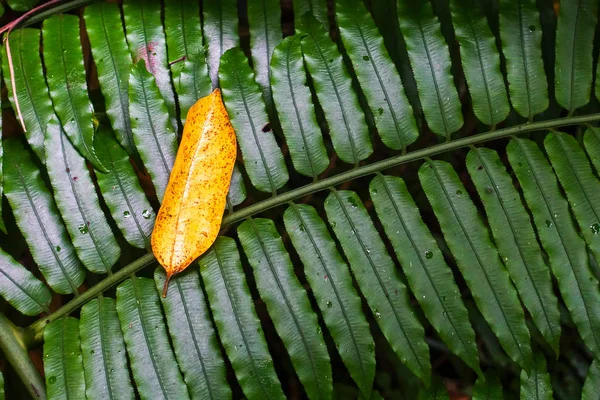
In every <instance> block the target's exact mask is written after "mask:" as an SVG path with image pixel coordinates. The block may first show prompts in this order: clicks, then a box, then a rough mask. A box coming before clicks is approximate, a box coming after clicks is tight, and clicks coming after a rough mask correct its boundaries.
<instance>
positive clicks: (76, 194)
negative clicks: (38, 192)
mask: <svg viewBox="0 0 600 400" xmlns="http://www.w3.org/2000/svg"><path fill="white" fill-rule="evenodd" d="M59 138H60V147H61V151H62V159H63V165H64V166H65V171H66V173H67V180H68V181H69V184H70V186H71V192H72V193H73V197H74V198H75V204H77V209H78V210H79V214H80V215H81V218H83V223H84V224H85V225H86V227H88V232H87V233H88V234H89V235H90V239H92V243H93V244H94V248H95V249H96V253H97V254H98V257H99V258H100V260H101V261H102V265H103V266H104V270H105V271H106V273H107V274H110V273H111V271H110V266H109V265H108V262H107V261H106V256H105V254H104V252H103V251H102V249H101V246H100V245H99V244H98V241H97V240H96V235H95V233H94V232H95V230H94V229H91V228H89V226H90V219H88V216H87V214H86V212H85V210H84V207H83V205H82V204H81V198H80V196H79V192H78V191H77V189H76V188H75V183H74V180H73V177H72V176H71V168H69V167H70V165H71V164H70V163H69V160H68V159H67V153H66V152H65V142H64V140H65V135H63V131H62V129H60V130H59ZM57 175H58V174H57ZM57 204H58V203H57ZM73 236H75V235H73Z"/></svg>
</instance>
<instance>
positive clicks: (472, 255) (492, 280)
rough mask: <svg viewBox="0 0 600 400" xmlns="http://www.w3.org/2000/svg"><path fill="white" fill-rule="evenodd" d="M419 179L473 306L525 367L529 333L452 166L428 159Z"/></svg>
mask: <svg viewBox="0 0 600 400" xmlns="http://www.w3.org/2000/svg"><path fill="white" fill-rule="evenodd" d="M419 180H420V181H421V185H422V186H423V191H424V192H425V194H426V195H427V198H428V199H429V202H430V203H431V206H432V208H433V211H434V213H435V215H436V217H437V219H438V221H439V223H440V227H441V229H442V233H443V234H444V238H445V239H446V243H448V247H449V248H450V250H451V251H452V253H453V255H454V258H455V259H456V262H457V265H458V267H459V269H460V271H461V273H462V275H463V276H464V278H465V281H466V282H467V285H468V286H469V289H470V290H471V293H472V294H473V298H474V300H475V303H476V304H477V307H478V308H479V310H480V311H481V313H482V314H483V316H484V318H485V320H486V321H487V322H488V324H489V325H490V327H491V329H492V331H493V332H494V334H495V335H496V336H497V337H498V339H499V341H500V344H501V345H502V347H503V348H504V350H505V351H506V353H507V354H508V355H509V356H510V358H511V359H513V361H515V362H516V363H517V364H519V365H520V366H521V367H522V368H524V369H528V368H529V364H530V363H531V347H530V344H529V342H530V337H529V331H528V330H527V326H526V325H525V315H524V314H523V309H522V308H521V304H520V303H519V299H518V297H517V292H516V290H515V289H514V287H513V286H512V284H511V282H510V277H509V276H508V272H507V271H506V269H504V266H503V265H502V262H501V261H500V257H499V256H498V252H497V250H496V248H495V247H494V245H493V243H492V241H491V239H490V236H489V232H488V231H487V229H486V227H485V226H484V225H483V223H482V221H481V219H480V217H479V215H478V214H477V209H476V208H475V205H474V204H473V202H472V200H471V199H470V198H469V195H468V193H467V192H466V189H465V188H464V186H463V184H462V183H461V182H460V179H459V178H458V175H457V174H456V172H455V171H454V169H453V168H452V166H451V165H450V164H448V163H446V162H444V161H429V162H427V163H426V164H424V165H423V166H422V167H421V168H420V169H419Z"/></svg>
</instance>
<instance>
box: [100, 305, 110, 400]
mask: <svg viewBox="0 0 600 400" xmlns="http://www.w3.org/2000/svg"><path fill="white" fill-rule="evenodd" d="M103 302H104V298H103V297H102V295H100V296H99V297H98V327H99V328H100V329H99V331H100V332H99V335H100V357H102V366H103V367H104V368H103V369H102V372H104V379H105V380H106V389H107V390H108V398H109V399H113V389H112V382H111V381H110V377H109V376H108V362H107V360H106V357H105V349H106V348H107V346H106V336H105V335H104V328H105V325H104V323H103V320H104V318H103V315H102V308H103V304H102V303H103ZM106 352H108V350H106Z"/></svg>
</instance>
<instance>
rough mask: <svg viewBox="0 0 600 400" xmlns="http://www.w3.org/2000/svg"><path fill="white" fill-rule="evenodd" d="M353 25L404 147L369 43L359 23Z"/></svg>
mask: <svg viewBox="0 0 600 400" xmlns="http://www.w3.org/2000/svg"><path fill="white" fill-rule="evenodd" d="M355 22H358V21H355ZM355 26H356V29H357V30H358V34H359V35H360V38H361V40H362V42H363V46H364V48H365V51H366V52H367V56H368V57H369V63H370V64H371V66H372V67H373V72H375V76H376V77H377V81H378V82H379V86H380V88H381V90H382V91H383V98H384V100H385V102H386V104H387V105H388V109H389V110H390V114H391V116H392V120H393V121H394V128H395V129H394V130H395V131H396V136H397V137H398V141H399V142H400V145H401V146H402V148H405V147H406V144H405V143H404V140H403V139H402V132H400V126H399V124H398V117H397V116H396V112H395V110H394V107H393V105H392V102H391V101H390V96H389V93H388V90H387V88H386V85H384V83H383V80H382V79H381V74H380V73H379V68H377V64H376V63H375V61H374V60H373V55H372V53H371V49H370V48H369V45H368V44H367V40H366V39H365V35H364V34H363V31H362V28H361V26H360V24H359V23H356V24H355Z"/></svg>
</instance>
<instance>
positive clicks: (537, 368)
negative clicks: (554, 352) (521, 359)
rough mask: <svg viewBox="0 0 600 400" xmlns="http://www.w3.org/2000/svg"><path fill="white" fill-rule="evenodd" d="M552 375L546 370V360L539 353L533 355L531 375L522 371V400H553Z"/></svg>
mask: <svg viewBox="0 0 600 400" xmlns="http://www.w3.org/2000/svg"><path fill="white" fill-rule="evenodd" d="M552 398H553V397H552V385H551V384H550V375H548V372H547V370H546V358H545V357H544V355H543V354H542V353H540V352H538V351H536V352H534V353H533V362H532V363H531V371H530V372H529V374H528V373H527V372H525V371H521V399H522V400H552Z"/></svg>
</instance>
